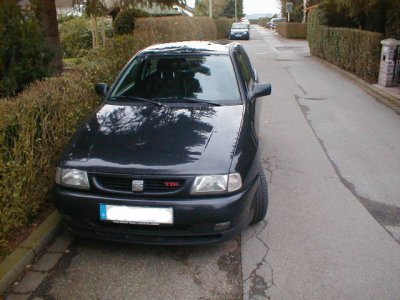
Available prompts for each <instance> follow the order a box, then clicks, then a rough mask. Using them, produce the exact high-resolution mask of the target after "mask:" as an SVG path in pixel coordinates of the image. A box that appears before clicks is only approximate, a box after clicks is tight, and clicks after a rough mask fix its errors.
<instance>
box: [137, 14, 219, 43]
mask: <svg viewBox="0 0 400 300" xmlns="http://www.w3.org/2000/svg"><path fill="white" fill-rule="evenodd" d="M135 28H136V30H135V31H134V33H133V34H134V35H136V36H137V37H138V38H140V39H143V40H146V41H148V42H149V43H154V42H157V41H158V40H162V41H166V42H173V41H187V40H200V41H209V40H215V39H216V38H217V28H216V25H215V22H214V20H213V19H212V18H209V17H183V16H179V17H162V18H139V19H137V20H136V24H135Z"/></svg>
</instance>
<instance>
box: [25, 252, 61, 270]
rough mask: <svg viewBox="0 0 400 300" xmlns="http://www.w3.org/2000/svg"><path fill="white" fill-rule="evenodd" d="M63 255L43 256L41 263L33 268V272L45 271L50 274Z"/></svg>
mask: <svg viewBox="0 0 400 300" xmlns="http://www.w3.org/2000/svg"><path fill="white" fill-rule="evenodd" d="M61 256H62V253H48V252H46V253H45V254H43V255H42V257H41V258H40V259H39V261H38V262H37V263H36V264H35V265H34V266H33V267H32V271H44V272H48V271H49V270H51V269H52V268H53V267H54V266H55V265H56V264H57V262H58V260H59V259H60V258H61Z"/></svg>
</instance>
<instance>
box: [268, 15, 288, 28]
mask: <svg viewBox="0 0 400 300" xmlns="http://www.w3.org/2000/svg"><path fill="white" fill-rule="evenodd" d="M280 22H286V18H272V19H271V21H270V22H268V23H267V28H270V29H276V26H277V25H276V24H277V23H280Z"/></svg>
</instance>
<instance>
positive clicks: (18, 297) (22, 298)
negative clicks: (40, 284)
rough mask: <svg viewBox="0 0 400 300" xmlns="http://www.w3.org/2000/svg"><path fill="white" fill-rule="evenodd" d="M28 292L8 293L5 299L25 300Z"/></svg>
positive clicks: (27, 297)
mask: <svg viewBox="0 0 400 300" xmlns="http://www.w3.org/2000/svg"><path fill="white" fill-rule="evenodd" d="M29 296H30V294H10V295H8V296H7V298H6V300H27V299H29Z"/></svg>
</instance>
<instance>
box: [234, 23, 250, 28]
mask: <svg viewBox="0 0 400 300" xmlns="http://www.w3.org/2000/svg"><path fill="white" fill-rule="evenodd" d="M232 28H233V29H247V24H245V23H233V24H232Z"/></svg>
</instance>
